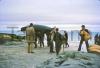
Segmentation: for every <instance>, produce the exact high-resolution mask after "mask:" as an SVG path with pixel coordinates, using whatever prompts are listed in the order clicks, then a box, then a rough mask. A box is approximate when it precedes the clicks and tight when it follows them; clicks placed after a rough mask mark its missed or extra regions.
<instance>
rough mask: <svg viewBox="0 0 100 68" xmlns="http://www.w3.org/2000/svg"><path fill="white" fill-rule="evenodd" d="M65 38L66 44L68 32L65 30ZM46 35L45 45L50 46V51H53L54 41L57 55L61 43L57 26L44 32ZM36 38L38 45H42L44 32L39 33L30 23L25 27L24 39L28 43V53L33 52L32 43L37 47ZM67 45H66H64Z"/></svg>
mask: <svg viewBox="0 0 100 68" xmlns="http://www.w3.org/2000/svg"><path fill="white" fill-rule="evenodd" d="M64 33H65V40H66V43H65V44H66V45H68V47H69V44H68V34H67V32H66V31H65V32H64ZM46 35H47V45H48V46H49V47H50V53H55V51H54V42H55V50H56V54H57V55H58V54H59V52H60V49H61V44H62V42H61V41H62V35H61V34H60V33H59V29H58V28H53V29H52V31H50V32H49V33H46ZM37 39H38V41H39V44H40V47H42V46H43V47H44V33H41V32H40V31H37V32H36V31H35V29H34V27H33V24H32V23H30V25H29V26H28V27H27V28H26V41H27V43H28V53H33V50H32V48H33V45H34V46H35V48H37ZM66 47H67V46H66Z"/></svg>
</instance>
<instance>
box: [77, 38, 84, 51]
mask: <svg viewBox="0 0 100 68" xmlns="http://www.w3.org/2000/svg"><path fill="white" fill-rule="evenodd" d="M82 44H83V40H81V41H80V44H79V47H78V51H80V50H81V46H82Z"/></svg>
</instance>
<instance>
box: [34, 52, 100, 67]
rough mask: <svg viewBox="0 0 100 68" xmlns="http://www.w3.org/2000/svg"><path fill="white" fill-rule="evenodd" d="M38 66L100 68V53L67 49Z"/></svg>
mask: <svg viewBox="0 0 100 68" xmlns="http://www.w3.org/2000/svg"><path fill="white" fill-rule="evenodd" d="M36 68H100V55H99V54H92V53H86V52H73V51H66V52H64V53H62V54H60V55H59V56H57V57H56V58H51V59H48V60H47V61H45V62H44V63H42V64H41V65H37V67H36Z"/></svg>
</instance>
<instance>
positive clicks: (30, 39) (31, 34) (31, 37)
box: [26, 23, 35, 53]
mask: <svg viewBox="0 0 100 68" xmlns="http://www.w3.org/2000/svg"><path fill="white" fill-rule="evenodd" d="M26 41H27V43H28V53H33V52H32V48H33V45H34V42H35V29H34V27H33V24H32V23H30V25H29V26H28V27H27V28H26Z"/></svg>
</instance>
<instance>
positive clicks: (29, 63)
mask: <svg viewBox="0 0 100 68" xmlns="http://www.w3.org/2000/svg"><path fill="white" fill-rule="evenodd" d="M75 45H78V43H75V42H71V43H70V47H69V48H64V51H63V49H62V50H61V52H60V54H61V56H62V53H63V54H66V53H68V54H70V52H71V53H72V51H77V48H78V46H75ZM68 51H69V52H68ZM82 51H84V52H86V49H85V47H82ZM34 52H35V53H31V54H29V53H27V44H26V43H25V42H15V43H13V44H11V43H6V44H5V45H0V68H41V67H42V68H48V67H46V66H45V65H48V61H49V60H51V61H50V62H51V63H53V64H54V65H55V62H56V58H57V56H56V54H55V53H52V54H51V53H49V47H47V46H46V45H45V47H44V48H40V47H38V48H36V49H34ZM68 54H67V55H68ZM72 54H73V55H75V54H77V52H75V53H72ZM85 54H87V53H84V55H85ZM73 55H72V56H73ZM79 55H80V54H79ZM81 55H82V54H81ZM88 55H90V54H88ZM91 56H92V58H93V57H94V58H95V57H97V56H95V54H93V55H91ZM76 57H77V56H76V55H75V57H74V58H75V59H71V58H67V60H65V61H64V63H65V65H66V64H67V66H70V65H71V64H74V63H76V62H77V63H79V62H82V63H83V62H85V61H89V60H83V59H81V58H78V59H77V58H76ZM88 58H90V57H88ZM64 59H66V58H64ZM79 59H81V60H82V61H79ZM86 59H87V58H86ZM99 59H100V58H99ZM91 60H94V59H91ZM95 60H98V58H97V59H96V58H95ZM46 61H47V62H46ZM67 61H68V63H66V62H67ZM78 61H79V62H78ZM89 62H90V61H89ZM91 62H92V61H91ZM98 62H99V63H100V60H98ZM98 62H96V63H97V64H98ZM51 63H50V64H51ZM77 63H76V64H77ZM93 63H94V61H93ZM93 63H92V64H93ZM44 64H45V65H44ZM84 64H85V63H84ZM87 64H88V62H87ZM61 65H62V64H61ZM74 65H75V64H74ZM79 65H80V66H82V65H83V64H81V63H80V64H79ZM90 65H91V63H90ZM52 66H53V65H52ZM58 67H59V65H58ZM58 67H49V68H58ZM62 68H64V67H62ZM65 68H66V67H65ZM69 68H72V67H69ZM83 68H86V66H84V65H83ZM91 68H94V67H91ZM96 68H98V66H97V67H96Z"/></svg>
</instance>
